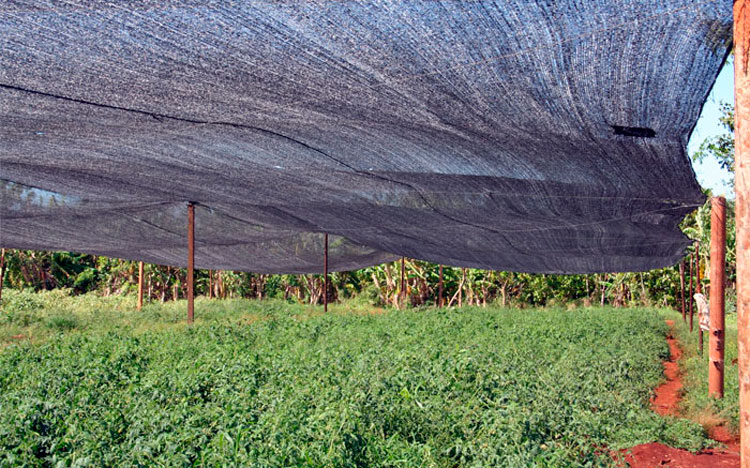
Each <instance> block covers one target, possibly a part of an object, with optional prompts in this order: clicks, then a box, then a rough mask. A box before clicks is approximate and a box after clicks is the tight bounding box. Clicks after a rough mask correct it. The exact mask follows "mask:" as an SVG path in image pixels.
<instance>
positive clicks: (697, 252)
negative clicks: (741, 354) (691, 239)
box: [695, 242, 703, 356]
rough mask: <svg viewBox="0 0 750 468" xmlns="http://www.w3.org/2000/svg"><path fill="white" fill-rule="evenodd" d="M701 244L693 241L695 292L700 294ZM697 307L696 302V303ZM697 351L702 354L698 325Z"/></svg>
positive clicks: (701, 332)
mask: <svg viewBox="0 0 750 468" xmlns="http://www.w3.org/2000/svg"><path fill="white" fill-rule="evenodd" d="M700 248H701V244H700V242H696V243H695V294H701V253H700ZM696 308H697V304H696ZM698 353H699V354H700V355H701V356H703V329H702V328H701V327H700V325H699V326H698Z"/></svg>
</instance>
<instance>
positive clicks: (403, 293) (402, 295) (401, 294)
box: [398, 257, 406, 306]
mask: <svg viewBox="0 0 750 468" xmlns="http://www.w3.org/2000/svg"><path fill="white" fill-rule="evenodd" d="M405 264H406V259H405V258H404V257H401V291H400V292H399V298H398V299H399V300H398V302H399V304H401V305H402V306H404V305H405V303H404V298H405V297H406V288H405V287H404V286H405V284H406V281H405V280H404V270H405Z"/></svg>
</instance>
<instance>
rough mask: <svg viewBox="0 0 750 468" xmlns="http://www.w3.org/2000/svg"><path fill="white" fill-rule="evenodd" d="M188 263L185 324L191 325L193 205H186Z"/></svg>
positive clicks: (192, 306)
mask: <svg viewBox="0 0 750 468" xmlns="http://www.w3.org/2000/svg"><path fill="white" fill-rule="evenodd" d="M187 242H188V262H187V296H188V297H187V300H188V315H187V323H188V325H192V323H193V317H194V313H193V312H194V299H195V297H194V290H193V286H194V285H193V270H194V266H195V265H194V263H195V204H193V202H190V203H188V235H187Z"/></svg>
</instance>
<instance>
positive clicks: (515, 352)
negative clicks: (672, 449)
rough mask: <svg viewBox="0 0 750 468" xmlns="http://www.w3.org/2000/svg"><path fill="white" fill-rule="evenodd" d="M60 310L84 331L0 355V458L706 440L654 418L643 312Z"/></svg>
mask: <svg viewBox="0 0 750 468" xmlns="http://www.w3.org/2000/svg"><path fill="white" fill-rule="evenodd" d="M81 303H82V304H83V305H81ZM108 304H109V306H108ZM48 309H51V310H48ZM63 310H65V311H68V313H70V314H71V315H72V316H74V317H76V320H79V321H85V323H86V328H85V329H83V330H81V329H80V328H72V329H70V330H68V331H63V332H62V333H59V331H58V330H55V333H56V336H55V338H54V339H49V340H45V339H42V338H35V340H34V341H31V342H29V340H26V341H14V342H12V343H11V344H9V345H8V346H6V347H5V349H4V350H3V351H2V352H0V466H19V465H26V466H48V465H59V466H86V465H88V466H116V465H117V466H120V465H128V466H186V465H190V466H224V465H234V466H279V467H281V466H309V467H313V466H315V467H318V466H333V467H354V466H407V467H417V466H420V467H421V466H435V467H453V466H462V467H480V466H482V467H483V466H518V467H524V466H529V467H544V466H550V467H552V466H554V467H566V466H570V467H573V466H576V467H577V466H615V464H614V463H615V462H614V461H613V459H612V457H611V456H610V455H609V453H608V452H607V450H606V449H603V448H605V447H606V448H607V449H612V450H617V449H621V448H626V447H629V446H632V445H635V444H638V443H642V442H650V441H653V440H660V441H663V442H668V443H672V444H676V445H678V446H681V447H686V448H690V449H699V448H701V447H703V446H704V445H705V444H706V443H707V442H708V441H707V440H706V439H705V438H704V437H703V433H702V429H701V428H700V426H698V425H696V424H692V423H689V422H686V421H680V420H673V419H663V418H661V417H659V416H657V415H656V414H654V413H653V412H652V411H651V410H650V409H649V403H648V401H649V397H650V395H651V392H652V388H653V387H654V386H655V385H657V384H658V383H659V382H660V381H661V379H662V366H661V360H662V359H664V358H665V357H666V356H667V354H668V348H667V346H666V342H665V340H664V335H665V333H666V331H667V329H666V326H665V324H664V321H663V317H662V315H661V314H660V313H659V312H658V311H657V310H655V309H628V310H623V309H619V310H618V309H611V308H593V309H592V308H582V309H577V310H573V311H566V310H562V309H551V308H550V309H544V310H540V309H537V310H525V311H523V312H519V311H518V310H507V309H499V308H493V307H487V308H483V307H470V308H463V309H430V308H426V309H420V310H418V311H416V310H407V311H391V312H388V313H377V314H372V313H362V312H357V313H349V312H348V310H347V309H346V308H345V307H343V306H336V307H333V308H332V310H331V313H329V314H328V315H321V314H320V308H318V307H315V308H310V307H303V306H297V305H290V304H287V303H286V302H284V301H281V300H279V301H263V302H260V301H247V300H232V301H229V300H227V301H209V300H198V301H197V303H196V317H197V318H198V321H197V322H196V324H195V325H194V326H192V327H187V326H186V325H184V302H176V303H167V304H164V305H161V304H150V305H148V306H146V307H145V308H144V310H143V311H142V312H140V313H137V312H135V311H134V310H133V304H132V303H131V302H128V301H124V302H118V301H117V300H115V298H98V297H96V296H88V295H87V296H82V297H77V298H64V299H62V300H58V301H57V304H56V305H53V306H49V305H47V306H46V307H45V309H43V310H41V311H39V314H40V315H41V316H43V317H46V318H50V319H51V318H52V317H57V316H59V315H60V314H61V313H62V311H63ZM37 331H39V332H41V329H40V330H37ZM34 336H36V335H34ZM636 343H637V346H634V344H636Z"/></svg>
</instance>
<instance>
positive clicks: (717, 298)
mask: <svg viewBox="0 0 750 468" xmlns="http://www.w3.org/2000/svg"><path fill="white" fill-rule="evenodd" d="M726 246H727V201H726V200H725V199H724V197H714V198H712V199H711V276H710V278H711V289H710V290H709V301H710V302H709V304H710V306H709V310H710V321H711V332H710V333H709V335H708V394H709V395H711V396H713V397H716V398H723V397H724V282H725V279H726V278H725V275H724V269H725V261H726Z"/></svg>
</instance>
